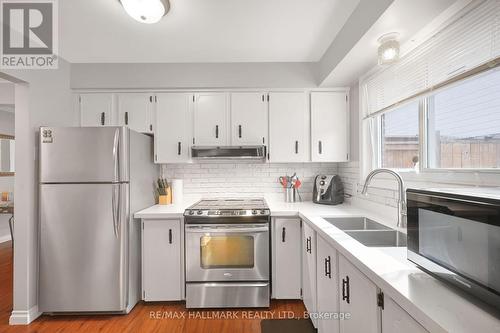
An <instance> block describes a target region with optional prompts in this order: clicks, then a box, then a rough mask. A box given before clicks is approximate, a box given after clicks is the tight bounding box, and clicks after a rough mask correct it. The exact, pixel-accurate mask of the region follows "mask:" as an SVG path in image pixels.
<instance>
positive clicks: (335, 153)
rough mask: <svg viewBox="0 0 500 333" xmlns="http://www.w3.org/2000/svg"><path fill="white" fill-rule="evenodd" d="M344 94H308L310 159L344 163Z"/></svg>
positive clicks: (346, 135)
mask: <svg viewBox="0 0 500 333" xmlns="http://www.w3.org/2000/svg"><path fill="white" fill-rule="evenodd" d="M347 105H348V104H347V93H346V92H345V91H344V92H312V93H311V158H312V161H313V162H345V161H347V160H348V154H349V130H348V128H349V121H348V118H349V116H348V115H349V113H348V112H349V111H348V108H347Z"/></svg>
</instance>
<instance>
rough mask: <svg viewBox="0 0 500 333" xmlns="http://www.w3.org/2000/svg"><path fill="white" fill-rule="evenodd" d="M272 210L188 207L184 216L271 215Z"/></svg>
mask: <svg viewBox="0 0 500 333" xmlns="http://www.w3.org/2000/svg"><path fill="white" fill-rule="evenodd" d="M269 215H271V212H270V211H269V209H236V210H232V209H220V210H218V209H217V210H215V209H213V210H206V209H187V210H186V211H185V212H184V216H197V217H240V216H269Z"/></svg>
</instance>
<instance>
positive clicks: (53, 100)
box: [7, 59, 77, 323]
mask: <svg viewBox="0 0 500 333" xmlns="http://www.w3.org/2000/svg"><path fill="white" fill-rule="evenodd" d="M7 74H8V75H11V76H12V77H14V78H17V79H19V80H23V81H25V82H27V84H23V83H22V82H20V83H18V84H16V89H15V106H16V121H15V133H16V183H15V190H14V200H15V202H16V204H15V218H16V220H15V234H14V239H15V242H14V246H15V249H14V300H13V303H14V309H13V313H12V316H11V318H10V322H11V323H23V322H25V321H26V320H30V319H31V320H32V319H33V317H31V318H30V316H37V315H38V313H37V308H36V305H37V257H38V253H37V231H38V230H37V229H38V228H37V225H38V218H37V216H38V213H37V212H38V205H37V202H38V189H37V188H38V186H37V183H38V177H37V162H36V161H37V135H36V134H37V130H38V128H39V127H40V126H42V125H52V126H70V125H76V124H77V121H76V120H77V117H76V115H75V114H74V113H73V111H72V110H73V108H72V107H71V106H72V105H71V91H70V88H69V80H70V65H69V63H67V62H65V61H64V60H63V59H59V69H57V70H11V71H8V72H7Z"/></svg>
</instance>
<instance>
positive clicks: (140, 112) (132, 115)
mask: <svg viewBox="0 0 500 333" xmlns="http://www.w3.org/2000/svg"><path fill="white" fill-rule="evenodd" d="M117 97H118V119H117V120H118V122H117V124H118V125H119V126H128V127H129V128H130V129H133V130H134V131H137V132H141V133H152V132H153V111H154V102H155V96H153V95H152V94H147V93H126V94H118V95H117Z"/></svg>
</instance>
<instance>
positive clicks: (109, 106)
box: [79, 94, 114, 127]
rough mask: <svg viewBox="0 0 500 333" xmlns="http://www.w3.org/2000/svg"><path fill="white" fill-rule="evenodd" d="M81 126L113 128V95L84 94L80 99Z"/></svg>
mask: <svg viewBox="0 0 500 333" xmlns="http://www.w3.org/2000/svg"><path fill="white" fill-rule="evenodd" d="M79 107H80V126H82V127H94V126H112V125H113V124H114V119H113V116H114V112H113V110H114V96H113V94H82V95H80V97H79Z"/></svg>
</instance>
